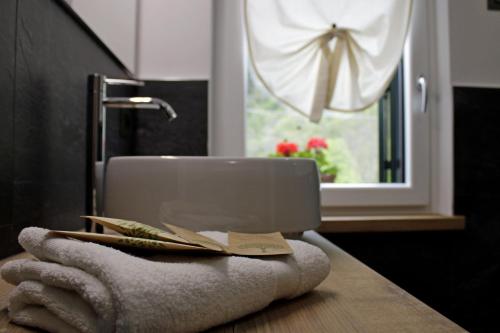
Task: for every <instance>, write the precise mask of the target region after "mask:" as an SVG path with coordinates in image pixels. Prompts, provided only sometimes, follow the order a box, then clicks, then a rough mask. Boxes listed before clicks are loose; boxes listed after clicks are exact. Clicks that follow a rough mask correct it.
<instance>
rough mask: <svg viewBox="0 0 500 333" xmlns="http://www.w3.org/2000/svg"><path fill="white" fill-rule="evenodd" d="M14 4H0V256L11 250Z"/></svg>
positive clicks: (10, 2)
mask: <svg viewBox="0 0 500 333" xmlns="http://www.w3.org/2000/svg"><path fill="white" fill-rule="evenodd" d="M15 33H16V3H15V2H13V1H0V45H1V48H0V50H1V51H0V92H1V95H0V118H1V119H0V235H5V237H6V239H5V240H3V241H1V242H0V254H2V253H4V252H6V251H7V249H9V248H11V247H12V244H11V243H12V242H11V240H12V239H13V238H14V237H13V235H14V233H13V232H12V229H13V225H12V223H13V222H12V193H13V184H12V177H13V172H14V169H13V168H14V165H13V156H14V146H13V142H14V134H13V133H14V124H13V114H14V84H13V81H14V72H15V38H14V36H15Z"/></svg>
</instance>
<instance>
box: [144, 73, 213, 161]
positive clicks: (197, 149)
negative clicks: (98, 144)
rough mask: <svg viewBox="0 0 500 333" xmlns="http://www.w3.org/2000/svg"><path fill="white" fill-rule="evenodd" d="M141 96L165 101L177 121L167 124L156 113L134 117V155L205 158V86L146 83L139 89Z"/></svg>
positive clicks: (158, 113)
mask: <svg viewBox="0 0 500 333" xmlns="http://www.w3.org/2000/svg"><path fill="white" fill-rule="evenodd" d="M138 90H139V91H138V93H139V95H141V96H154V97H159V98H162V99H164V100H165V101H167V102H168V103H169V104H170V105H171V106H172V107H173V108H174V109H175V110H176V112H177V114H178V118H177V119H175V120H174V121H172V122H169V121H168V120H167V118H166V116H165V115H164V114H163V113H161V112H158V111H151V110H143V111H138V112H137V113H136V117H135V119H136V132H135V154H136V155H181V156H182V155H183V156H186V155H190V156H204V155H207V142H208V139H207V138H208V82H207V81H146V85H145V86H144V87H141V88H139V89H138Z"/></svg>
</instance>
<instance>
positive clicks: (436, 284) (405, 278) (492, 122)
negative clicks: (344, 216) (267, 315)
mask: <svg viewBox="0 0 500 333" xmlns="http://www.w3.org/2000/svg"><path fill="white" fill-rule="evenodd" d="M453 93H454V118H455V119H454V155H455V159H454V164H455V165H454V167H455V170H454V174H455V181H454V190H455V198H454V203H455V213H456V214H461V215H465V216H466V221H467V226H466V230H465V231H458V232H424V233H379V234H343V235H341V234H337V235H327V237H328V238H329V239H331V240H332V241H333V242H334V243H336V244H338V245H339V246H340V247H342V248H344V249H345V250H346V251H348V252H349V253H351V254H353V255H354V256H356V257H357V258H359V259H360V260H362V261H364V262H365V263H367V264H368V265H369V266H370V267H373V268H374V269H375V270H377V271H378V272H380V273H381V274H382V275H384V276H386V277H388V278H389V279H391V280H392V281H394V282H396V283H397V284H398V285H400V286H401V287H403V288H404V289H406V290H407V291H409V292H410V293H411V294H413V295H415V296H416V297H417V298H419V299H421V300H422V301H424V302H425V303H427V304H429V305H430V306H431V307H433V308H435V309H436V310H438V311H439V312H441V313H443V314H444V315H445V316H447V317H449V318H450V319H452V320H453V321H455V322H457V323H458V324H459V325H461V326H462V327H464V328H466V329H467V330H469V331H471V332H498V327H499V324H498V319H497V318H498V311H499V309H500V284H499V283H498V282H499V281H500V210H499V209H498V207H499V203H500V191H499V190H498V189H499V188H500V149H499V148H498V143H499V142H500V135H499V133H500V132H499V130H498V127H499V125H498V124H500V89H485V88H466V87H455V88H454V91H453Z"/></svg>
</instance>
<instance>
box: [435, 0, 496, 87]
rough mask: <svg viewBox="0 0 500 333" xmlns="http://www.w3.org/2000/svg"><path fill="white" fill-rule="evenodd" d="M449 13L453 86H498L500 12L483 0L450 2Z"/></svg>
mask: <svg viewBox="0 0 500 333" xmlns="http://www.w3.org/2000/svg"><path fill="white" fill-rule="evenodd" d="M437 1H439V0H437ZM449 12H450V18H449V19H450V53H451V79H452V84H453V85H455V86H481V87H500V11H488V10H487V1H486V0H450V1H449Z"/></svg>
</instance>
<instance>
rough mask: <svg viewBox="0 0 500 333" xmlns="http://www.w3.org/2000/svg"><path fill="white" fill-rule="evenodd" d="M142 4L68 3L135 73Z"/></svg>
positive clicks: (126, 0) (124, 0)
mask: <svg viewBox="0 0 500 333" xmlns="http://www.w3.org/2000/svg"><path fill="white" fill-rule="evenodd" d="M137 1H138V0H104V1H103V0H67V2H68V4H70V5H71V7H72V8H73V10H74V11H75V12H76V13H77V14H78V15H79V16H80V17H81V18H82V19H83V21H84V22H85V23H86V24H87V25H88V26H89V27H90V28H91V29H92V30H93V31H94V32H95V33H96V34H97V36H99V38H100V39H101V40H102V41H103V42H104V44H106V45H107V46H108V47H109V48H110V50H111V51H112V52H113V53H114V54H115V55H116V56H117V57H118V58H119V59H120V60H121V61H122V62H123V64H124V65H125V66H127V68H128V69H129V70H130V71H131V72H134V68H135V60H136V59H135V56H136V50H135V46H136V45H135V39H136V35H135V29H136V7H137Z"/></svg>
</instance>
